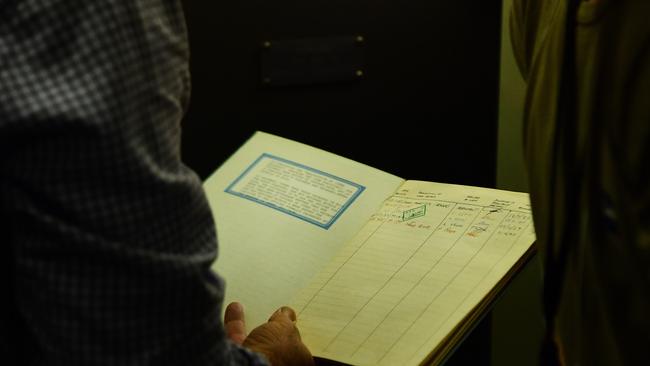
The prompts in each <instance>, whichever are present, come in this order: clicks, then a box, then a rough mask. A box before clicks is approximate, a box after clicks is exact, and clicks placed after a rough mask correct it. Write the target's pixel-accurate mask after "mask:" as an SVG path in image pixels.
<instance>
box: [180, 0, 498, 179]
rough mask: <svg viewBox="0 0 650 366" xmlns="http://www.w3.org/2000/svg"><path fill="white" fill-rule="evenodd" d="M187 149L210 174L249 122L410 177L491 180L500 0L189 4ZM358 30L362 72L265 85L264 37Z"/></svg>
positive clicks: (188, 157) (246, 132) (250, 128)
mask: <svg viewBox="0 0 650 366" xmlns="http://www.w3.org/2000/svg"><path fill="white" fill-rule="evenodd" d="M185 7H186V16H187V21H188V27H189V34H190V44H191V52H192V59H191V69H192V73H193V79H192V82H193V95H192V102H191V105H190V109H189V111H188V114H187V116H186V119H185V121H184V129H183V131H184V132H183V134H184V135H183V156H184V159H185V161H186V163H187V164H188V165H190V166H191V167H193V168H194V169H195V170H197V172H198V173H199V174H200V175H201V176H202V177H206V176H207V175H209V174H210V173H211V172H212V171H213V170H214V169H216V168H217V167H218V166H219V164H220V163H221V162H223V161H224V160H225V159H226V158H227V157H228V156H229V155H230V154H231V153H232V152H233V151H234V150H235V149H236V148H237V147H238V146H240V145H241V144H242V143H243V142H244V141H245V140H246V138H248V137H249V136H250V135H251V134H252V133H253V132H254V131H255V130H263V131H266V132H269V133H274V134H278V135H281V136H284V137H287V138H291V139H294V140H297V141H301V142H304V143H307V144H310V145H312V146H316V147H319V148H322V149H325V150H328V151H331V152H334V153H336V154H339V155H343V156H346V157H348V158H351V159H354V160H357V161H359V162H362V163H365V164H367V165H371V166H374V167H376V168H379V169H382V170H384V171H387V172H390V173H393V174H396V175H399V176H401V177H403V178H406V179H420V180H430V181H440V182H450V183H459V184H472V185H481V186H493V185H494V172H495V156H496V148H495V144H496V125H497V97H498V70H499V39H500V21H501V19H500V16H501V2H500V1H498V2H494V1H479V0H470V1H462V2H461V1H425V0H419V1H397V0H392V1H387V0H373V1H370V0H365V1H350V0H345V1H343V0H312V1H304V0H301V1H293V0H276V1H268V0H266V1H259V0H249V1H186V4H185ZM357 35H361V36H363V39H364V42H363V47H362V50H361V51H360V52H362V53H363V59H364V63H363V77H361V78H358V79H357V80H354V81H349V82H326V83H320V84H309V83H308V84H306V85H294V86H284V87H273V85H271V87H268V86H264V85H263V82H262V79H263V75H261V72H260V62H261V61H260V60H261V56H262V55H263V53H264V52H265V51H264V49H263V47H262V44H263V42H264V41H269V40H270V41H271V42H273V41H278V40H294V39H303V40H306V43H307V44H308V43H309V42H310V41H309V40H310V39H313V40H314V42H317V40H318V39H320V38H322V37H333V36H343V37H346V36H347V37H354V36H357Z"/></svg>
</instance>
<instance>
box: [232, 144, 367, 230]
mask: <svg viewBox="0 0 650 366" xmlns="http://www.w3.org/2000/svg"><path fill="white" fill-rule="evenodd" d="M264 158H269V159H274V160H277V161H281V162H283V163H287V164H290V165H293V166H296V167H299V168H301V169H305V170H309V171H311V172H313V173H316V174H319V175H323V176H326V177H328V178H332V179H335V180H338V181H339V182H343V183H345V184H348V185H351V186H353V187H356V188H357V191H356V192H355V193H354V194H353V195H352V196H350V198H349V199H348V201H347V202H346V203H345V204H344V205H343V206H341V208H340V209H339V211H338V212H337V213H336V214H335V215H334V216H332V219H331V220H330V221H328V222H327V223H325V224H321V223H320V222H318V221H315V220H313V219H310V218H309V217H306V216H303V215H300V214H298V213H296V212H294V211H290V210H287V209H285V208H282V207H278V206H276V205H274V204H272V203H270V202H267V201H263V200H261V199H258V198H255V197H253V196H249V195H247V194H243V193H240V192H235V191H233V190H232V188H233V187H234V186H235V185H236V184H237V183H239V181H240V180H242V178H243V177H244V176H246V174H248V173H249V172H250V171H251V170H252V169H253V168H254V167H255V165H257V164H258V163H259V162H260V161H261V160H262V159H264ZM365 189H366V187H364V186H362V185H360V184H357V183H354V182H351V181H349V180H347V179H343V178H341V177H337V176H335V175H332V174H329V173H326V172H323V171H321V170H318V169H314V168H312V167H308V166H306V165H302V164H300V163H296V162H294V161H291V160H287V159H283V158H280V157H277V156H274V155H271V154H267V153H263V154H262V155H260V157H259V158H257V159H255V161H254V162H253V163H252V164H251V165H250V166H249V167H248V168H246V170H244V172H243V173H241V174H240V175H239V176H238V177H237V178H236V179H235V180H234V181H233V182H232V183H230V185H229V186H228V187H227V188H226V189H225V190H224V192H226V193H230V194H232V195H235V196H237V197H241V198H245V199H247V200H249V201H253V202H256V203H259V204H262V205H264V206H267V207H270V208H272V209H275V210H278V211H281V212H284V213H285V214H288V215H291V216H293V217H295V218H298V219H300V220H303V221H306V222H308V223H310V224H314V225H316V226H318V227H321V228H323V229H325V230H328V229H329V228H330V227H331V226H332V225H333V224H334V223H335V222H336V220H337V219H338V218H339V217H340V216H341V215H342V214H343V212H345V210H346V209H347V208H348V207H350V205H351V204H352V202H354V200H356V199H357V197H359V195H360V194H361V193H362V192H363V191H364V190H365Z"/></svg>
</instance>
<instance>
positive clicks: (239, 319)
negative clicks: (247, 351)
mask: <svg viewBox="0 0 650 366" xmlns="http://www.w3.org/2000/svg"><path fill="white" fill-rule="evenodd" d="M223 325H224V328H226V334H227V335H228V338H230V340H231V341H233V342H234V343H236V344H239V345H241V344H242V343H243V342H244V339H246V319H245V317H244V307H243V306H242V304H240V303H238V302H231V303H230V304H228V307H226V313H225V315H224V317H223Z"/></svg>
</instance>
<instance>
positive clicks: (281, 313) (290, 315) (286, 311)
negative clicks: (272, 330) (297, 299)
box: [269, 306, 297, 323]
mask: <svg viewBox="0 0 650 366" xmlns="http://www.w3.org/2000/svg"><path fill="white" fill-rule="evenodd" d="M296 319H297V317H296V312H295V311H294V310H293V309H292V308H290V307H288V306H283V307H281V308H279V309H278V310H276V311H275V313H273V315H271V318H269V321H270V322H271V321H287V320H288V321H290V322H292V323H295V322H296Z"/></svg>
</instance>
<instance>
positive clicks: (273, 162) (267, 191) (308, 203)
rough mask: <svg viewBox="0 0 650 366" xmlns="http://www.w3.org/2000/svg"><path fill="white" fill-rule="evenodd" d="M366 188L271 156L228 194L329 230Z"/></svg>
mask: <svg viewBox="0 0 650 366" xmlns="http://www.w3.org/2000/svg"><path fill="white" fill-rule="evenodd" d="M364 190H365V187H364V186H362V185H360V184H357V183H354V182H351V181H349V180H347V179H343V178H340V177H337V176H334V175H332V174H329V173H326V172H323V171H320V170H318V169H314V168H312V167H309V166H306V165H303V164H299V163H296V162H294V161H290V160H287V159H283V158H280V157H277V156H273V155H270V154H267V153H264V154H262V155H261V156H260V157H259V158H257V159H256V160H255V161H254V162H253V163H252V164H251V165H250V166H249V167H248V168H246V170H245V171H244V172H243V173H242V174H240V175H239V176H238V177H237V178H236V179H235V180H234V181H233V182H232V183H231V184H230V185H229V186H228V188H226V190H225V192H226V193H230V194H232V195H235V196H238V197H241V198H245V199H247V200H250V201H253V202H255V203H259V204H262V205H264V206H267V207H270V208H273V209H275V210H278V211H281V212H283V213H285V214H288V215H291V216H293V217H296V218H298V219H300V220H303V221H306V222H309V223H311V224H314V225H317V226H319V227H322V228H324V229H329V228H330V227H331V226H332V225H333V224H334V223H335V222H336V220H337V219H338V218H339V217H340V216H341V215H342V214H343V212H345V210H346V209H347V208H348V207H350V205H351V204H352V203H353V202H354V200H356V199H357V197H359V195H360V194H361V193H362V192H363V191H364Z"/></svg>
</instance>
